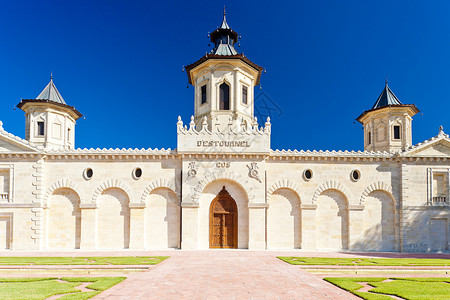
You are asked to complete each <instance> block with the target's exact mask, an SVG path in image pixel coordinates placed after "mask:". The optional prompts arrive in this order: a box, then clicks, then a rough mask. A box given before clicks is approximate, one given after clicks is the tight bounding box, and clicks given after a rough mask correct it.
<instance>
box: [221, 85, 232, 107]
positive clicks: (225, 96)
mask: <svg viewBox="0 0 450 300" xmlns="http://www.w3.org/2000/svg"><path fill="white" fill-rule="evenodd" d="M219 89H220V97H219V99H220V100H219V101H220V103H219V109H220V110H229V109H230V87H229V86H228V84H226V83H222V84H221V85H220V86H219Z"/></svg>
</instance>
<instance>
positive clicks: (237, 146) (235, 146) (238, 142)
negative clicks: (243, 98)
mask: <svg viewBox="0 0 450 300" xmlns="http://www.w3.org/2000/svg"><path fill="white" fill-rule="evenodd" d="M217 122H218V121H214V123H213V124H212V126H211V127H212V130H209V128H208V123H207V119H206V117H205V118H203V121H202V124H201V126H196V125H195V123H194V117H193V116H192V117H191V122H190V123H189V128H188V127H187V126H186V125H183V121H182V120H181V117H178V122H177V135H178V143H177V150H178V153H227V154H230V153H231V154H247V153H251V154H253V153H254V154H261V153H262V154H269V153H270V132H271V124H270V118H267V122H266V123H265V127H261V128H260V127H259V125H258V123H257V119H256V118H255V119H254V122H253V124H251V125H250V124H249V123H248V122H245V121H244V120H242V121H241V122H239V121H238V120H236V119H232V118H230V120H229V122H228V124H225V125H224V124H219V123H217ZM219 125H220V126H219ZM197 127H201V128H197Z"/></svg>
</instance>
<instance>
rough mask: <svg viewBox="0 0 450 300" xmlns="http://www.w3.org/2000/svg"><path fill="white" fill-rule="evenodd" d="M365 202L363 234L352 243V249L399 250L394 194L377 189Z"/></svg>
mask: <svg viewBox="0 0 450 300" xmlns="http://www.w3.org/2000/svg"><path fill="white" fill-rule="evenodd" d="M364 204H365V205H364V210H363V211H362V236H361V238H360V239H359V240H357V241H356V242H355V243H354V244H353V245H352V250H360V251H398V250H399V249H396V244H397V243H396V241H397V240H398V232H396V221H395V220H396V212H395V210H394V200H393V198H392V196H391V195H390V194H389V193H387V192H385V191H381V190H376V191H373V192H371V193H370V194H369V195H368V196H367V197H366V199H365V203H364ZM397 231H398V230H397Z"/></svg>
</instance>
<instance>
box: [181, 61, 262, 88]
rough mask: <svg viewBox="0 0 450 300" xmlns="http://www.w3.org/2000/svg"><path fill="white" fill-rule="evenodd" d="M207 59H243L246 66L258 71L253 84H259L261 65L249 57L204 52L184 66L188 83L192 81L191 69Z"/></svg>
mask: <svg viewBox="0 0 450 300" xmlns="http://www.w3.org/2000/svg"><path fill="white" fill-rule="evenodd" d="M209 59H239V60H241V61H243V62H244V63H246V64H247V65H248V66H250V67H252V68H253V69H255V70H256V71H258V76H257V78H256V83H255V85H258V84H259V81H260V79H261V73H262V71H263V67H260V66H258V65H257V64H255V63H253V62H252V61H251V60H250V59H248V58H247V57H245V55H244V54H236V55H217V54H206V55H205V56H203V57H202V58H200V59H199V60H197V61H196V62H194V63H192V64H190V65H187V66H186V67H185V69H186V73H187V75H188V81H189V83H190V84H193V83H192V78H191V72H190V71H191V70H192V69H194V68H195V67H197V66H199V65H201V64H202V63H204V62H205V61H207V60H209Z"/></svg>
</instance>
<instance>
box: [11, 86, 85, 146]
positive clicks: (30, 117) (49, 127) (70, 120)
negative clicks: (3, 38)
mask: <svg viewBox="0 0 450 300" xmlns="http://www.w3.org/2000/svg"><path fill="white" fill-rule="evenodd" d="M17 107H18V108H20V109H21V110H23V111H24V112H25V139H26V140H28V141H29V142H30V144H32V145H34V146H41V147H43V148H45V149H61V150H62V149H73V148H74V147H75V124H76V120H78V119H79V118H80V117H82V116H83V115H82V114H81V113H80V112H79V111H77V110H76V109H75V108H74V107H72V106H69V105H67V104H66V102H65V101H64V99H63V97H62V96H61V94H60V93H59V91H58V89H57V88H56V86H55V84H54V83H53V78H51V79H50V82H49V84H48V85H47V86H46V87H45V88H44V90H43V91H42V92H41V93H40V94H39V95H38V96H37V97H36V99H24V100H22V101H20V103H19V104H18V105H17Z"/></svg>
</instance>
